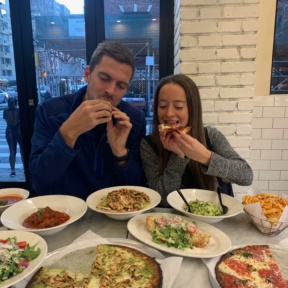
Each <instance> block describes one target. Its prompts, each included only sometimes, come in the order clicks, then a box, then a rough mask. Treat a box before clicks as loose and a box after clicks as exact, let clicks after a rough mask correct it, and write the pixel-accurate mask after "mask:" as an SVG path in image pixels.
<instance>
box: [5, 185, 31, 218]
mask: <svg viewBox="0 0 288 288" xmlns="http://www.w3.org/2000/svg"><path fill="white" fill-rule="evenodd" d="M29 195H30V193H29V191H28V190H25V189H22V188H3V189H0V214H2V213H3V211H5V210H6V209H7V208H8V207H10V206H11V205H14V204H15V203H17V202H19V201H22V200H25V199H27V198H28V197H29Z"/></svg>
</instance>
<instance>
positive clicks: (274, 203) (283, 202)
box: [242, 193, 288, 236]
mask: <svg viewBox="0 0 288 288" xmlns="http://www.w3.org/2000/svg"><path fill="white" fill-rule="evenodd" d="M242 201H243V205H244V212H245V213H246V215H247V217H248V218H249V219H250V220H251V223H252V224H253V225H254V226H255V227H256V228H257V229H258V230H259V231H260V232H261V233H263V234H265V235H267V236H276V235H278V234H279V233H281V232H282V231H284V230H285V229H286V228H287V227H288V197H287V195H286V196H283V197H281V196H279V195H276V194H269V193H257V194H256V195H245V196H243V197H242Z"/></svg>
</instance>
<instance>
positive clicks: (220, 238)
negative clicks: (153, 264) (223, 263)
mask: <svg viewBox="0 0 288 288" xmlns="http://www.w3.org/2000/svg"><path fill="white" fill-rule="evenodd" d="M162 215H167V216H169V217H172V216H175V214H170V213H145V214H142V215H138V216H135V217H134V218H132V219H130V220H129V222H128V224H127V228H128V230H129V232H130V233H131V234H132V235H133V236H134V237H135V238H136V239H138V240H140V241H141V242H143V243H145V244H147V245H149V246H151V247H153V248H156V249H158V250H161V251H164V252H168V253H171V254H174V255H178V256H184V257H194V258H211V257H215V256H218V255H222V254H224V253H226V252H227V251H228V250H229V249H230V247H231V240H230V238H229V237H228V236H227V235H226V234H225V233H223V232H222V231H220V230H219V229H217V228H215V227H213V226H211V225H209V224H207V223H205V222H201V221H194V222H195V223H196V226H197V227H198V229H199V230H200V231H201V232H205V233H209V234H211V239H210V242H209V244H207V245H206V246H205V247H203V248H197V247H194V248H193V249H186V250H179V249H176V248H174V247H167V246H166V245H164V244H163V245H160V244H157V243H154V242H153V241H152V236H151V234H150V232H149V231H148V229H147V228H146V224H145V222H146V217H147V216H154V217H155V218H156V217H160V216H162ZM177 216H179V215H177ZM181 218H182V219H185V220H187V221H189V222H193V220H192V219H191V218H188V217H185V216H181Z"/></svg>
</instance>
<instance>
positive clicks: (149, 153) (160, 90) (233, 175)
mask: <svg viewBox="0 0 288 288" xmlns="http://www.w3.org/2000/svg"><path fill="white" fill-rule="evenodd" d="M154 101H155V102H154V103H155V104H154V105H155V106H154V115H153V132H152V134H150V135H149V136H146V137H145V138H144V139H142V141H141V144H140V149H141V150H140V153H141V154H140V155H141V161H142V164H143V168H144V172H145V174H146V179H147V185H148V186H149V187H150V188H152V189H154V190H156V191H158V192H159V193H160V194H161V197H162V200H161V202H160V205H161V206H164V207H165V206H169V205H168V202H167V200H166V198H167V196H168V194H169V193H170V192H172V191H174V190H175V189H177V188H197V189H206V190H216V189H217V187H218V186H221V188H222V189H223V190H226V191H223V192H224V193H226V194H229V195H230V196H233V191H232V186H231V184H230V183H229V182H233V183H236V184H238V185H242V186H248V185H251V183H252V180H253V171H252V169H251V167H250V166H249V165H248V163H247V162H246V161H245V160H244V159H242V158H241V157H240V156H239V155H238V154H237V153H236V152H235V150H234V149H233V148H232V147H231V145H230V144H229V142H228V141H227V139H226V138H225V136H224V135H223V134H222V133H221V132H220V131H218V130H217V129H216V128H214V127H211V126H206V127H204V125H203V120H202V107H201V99H200V95H199V90H198V88H197V86H196V85H195V83H194V82H193V81H192V80H191V79H190V78H189V77H187V76H185V75H183V74H179V75H171V76H168V77H166V78H163V79H162V80H161V81H160V83H159V86H158V87H157V90H156V94H155V98H154ZM159 124H172V125H177V126H178V125H179V126H191V129H190V131H189V132H188V134H186V133H184V132H181V131H174V132H171V133H168V135H167V136H166V137H165V138H164V137H162V136H160V135H159V131H158V125H159ZM227 182H228V183H229V185H227V184H226V183H227ZM227 188H228V189H227ZM229 188H230V191H228V190H229Z"/></svg>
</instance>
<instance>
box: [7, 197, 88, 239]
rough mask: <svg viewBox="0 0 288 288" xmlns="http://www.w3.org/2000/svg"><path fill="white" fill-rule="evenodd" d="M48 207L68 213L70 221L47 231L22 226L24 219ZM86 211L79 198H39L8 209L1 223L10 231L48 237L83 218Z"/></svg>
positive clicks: (23, 201) (21, 202) (46, 229)
mask: <svg viewBox="0 0 288 288" xmlns="http://www.w3.org/2000/svg"><path fill="white" fill-rule="evenodd" d="M46 206H49V207H50V208H51V209H53V210H56V211H60V212H65V213H67V214H68V215H69V216H70V219H69V220H68V221H66V222H65V223H63V224H61V225H58V226H55V227H51V228H45V229H30V228H25V227H24V226H22V223H23V221H24V219H26V218H27V217H28V216H30V215H31V214H32V213H34V212H36V211H38V208H45V207H46ZM86 211H87V204H86V203H85V201H83V200H82V199H80V198H77V197H73V196H67V195H48V196H39V197H34V198H30V199H26V200H22V201H20V202H18V203H15V204H14V205H12V206H11V207H9V208H7V209H6V210H5V211H4V212H3V214H2V215H1V222H2V224H3V225H4V226H6V227H7V228H9V229H13V230H21V231H30V232H34V233H37V234H39V235H42V236H46V235H51V234H54V233H56V232H59V231H61V230H62V229H64V228H65V227H67V226H68V225H69V224H71V223H73V222H75V221H76V220H78V219H79V218H81V217H82V216H83V215H84V214H85V213H86Z"/></svg>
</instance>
